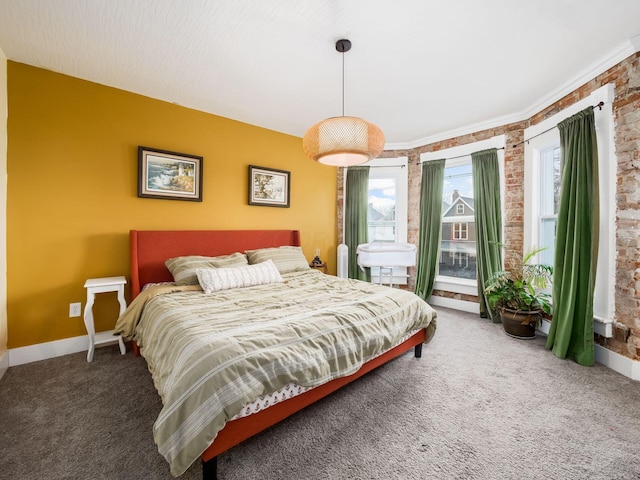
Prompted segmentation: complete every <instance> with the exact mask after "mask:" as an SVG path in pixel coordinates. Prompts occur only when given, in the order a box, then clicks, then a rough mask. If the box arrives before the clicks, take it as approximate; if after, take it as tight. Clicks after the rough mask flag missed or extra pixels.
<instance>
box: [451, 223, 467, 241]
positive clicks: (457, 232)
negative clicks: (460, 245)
mask: <svg viewBox="0 0 640 480" xmlns="http://www.w3.org/2000/svg"><path fill="white" fill-rule="evenodd" d="M468 229H469V224H468V223H454V224H453V239H454V240H468V239H469V237H468V234H467V231H468Z"/></svg>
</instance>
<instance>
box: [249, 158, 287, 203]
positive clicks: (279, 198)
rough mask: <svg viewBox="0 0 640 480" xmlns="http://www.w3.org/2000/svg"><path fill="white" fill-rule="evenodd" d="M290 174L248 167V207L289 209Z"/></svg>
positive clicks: (270, 169) (272, 169)
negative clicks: (261, 206)
mask: <svg viewBox="0 0 640 480" xmlns="http://www.w3.org/2000/svg"><path fill="white" fill-rule="evenodd" d="M290 184H291V172H287V171H286V170H276V169H274V168H265V167H257V166H255V165H249V205H263V206H267V207H289V187H290Z"/></svg>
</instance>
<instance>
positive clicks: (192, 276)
mask: <svg viewBox="0 0 640 480" xmlns="http://www.w3.org/2000/svg"><path fill="white" fill-rule="evenodd" d="M164 264H165V265H166V266H167V268H168V269H169V271H170V272H171V275H173V280H174V281H175V282H176V285H196V284H197V283H198V275H197V274H196V269H198V268H227V267H237V266H240V265H247V257H246V256H245V255H244V254H243V253H240V252H235V253H232V254H230V255H221V256H219V257H203V256H200V255H190V256H186V257H175V258H170V259H168V260H167V261H166V262H164Z"/></svg>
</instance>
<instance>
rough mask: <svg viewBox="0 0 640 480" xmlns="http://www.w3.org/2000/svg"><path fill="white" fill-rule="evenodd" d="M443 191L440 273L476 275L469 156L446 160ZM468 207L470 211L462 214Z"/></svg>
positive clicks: (463, 276) (454, 275)
mask: <svg viewBox="0 0 640 480" xmlns="http://www.w3.org/2000/svg"><path fill="white" fill-rule="evenodd" d="M442 194H443V198H442V241H441V244H440V251H441V252H442V253H443V255H440V265H439V273H440V275H444V276H447V277H455V278H466V279H475V278H476V241H475V228H474V227H475V223H474V222H475V220H474V217H473V206H474V201H473V177H472V175H471V157H470V156H469V157H464V158H462V159H454V160H447V162H446V163H445V169H444V186H443V191H442ZM465 205H466V206H467V209H466V210H465ZM465 211H466V212H467V215H461V213H465ZM461 220H462V221H461Z"/></svg>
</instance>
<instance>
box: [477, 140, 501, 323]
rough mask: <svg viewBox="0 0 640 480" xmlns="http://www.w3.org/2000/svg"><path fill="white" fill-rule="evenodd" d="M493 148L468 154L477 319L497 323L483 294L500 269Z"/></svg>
mask: <svg viewBox="0 0 640 480" xmlns="http://www.w3.org/2000/svg"><path fill="white" fill-rule="evenodd" d="M498 163H499V162H498V151H497V149H495V148H491V149H488V150H482V151H480V152H475V153H472V154H471V168H472V172H473V193H474V203H475V212H474V217H475V226H476V273H477V281H478V302H479V303H480V316H482V317H487V316H488V317H490V318H491V319H492V320H493V321H494V322H496V323H498V322H500V318H499V317H498V315H495V314H494V312H493V311H492V310H491V308H490V307H489V303H488V301H487V297H486V296H485V294H484V289H485V284H486V282H487V280H488V279H489V277H490V276H491V275H493V274H494V273H495V272H497V271H499V270H501V269H502V250H501V248H502V211H501V207H500V167H499V164H498Z"/></svg>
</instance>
